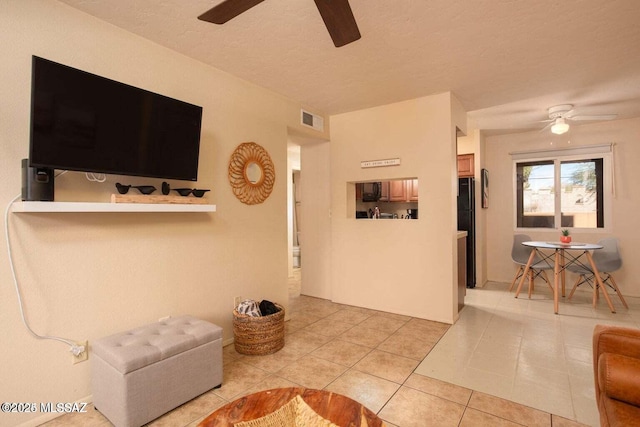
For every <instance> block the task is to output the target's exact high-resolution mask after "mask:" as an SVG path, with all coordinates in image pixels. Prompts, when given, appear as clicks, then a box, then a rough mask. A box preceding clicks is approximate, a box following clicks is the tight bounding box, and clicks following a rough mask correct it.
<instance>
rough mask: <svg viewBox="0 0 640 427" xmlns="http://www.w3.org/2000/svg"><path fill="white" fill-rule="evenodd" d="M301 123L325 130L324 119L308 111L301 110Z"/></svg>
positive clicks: (318, 129)
mask: <svg viewBox="0 0 640 427" xmlns="http://www.w3.org/2000/svg"><path fill="white" fill-rule="evenodd" d="M300 123H302V124H303V125H305V126H309V127H310V128H313V129H315V130H317V131H320V132H322V131H324V119H323V118H322V117H320V116H318V115H316V114H313V113H310V112H308V111H304V110H300Z"/></svg>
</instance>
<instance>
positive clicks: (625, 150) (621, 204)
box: [486, 118, 640, 296]
mask: <svg viewBox="0 0 640 427" xmlns="http://www.w3.org/2000/svg"><path fill="white" fill-rule="evenodd" d="M639 136H640V119H639V118H636V119H628V120H615V121H610V122H601V123H592V124H581V125H580V126H572V127H571V130H570V131H569V133H567V134H564V135H559V136H554V135H552V134H551V133H550V132H547V133H540V132H537V131H533V132H526V133H519V134H511V135H499V136H487V137H486V167H487V169H488V170H489V171H490V178H491V186H490V189H491V194H490V207H489V209H487V269H488V279H489V280H493V281H500V282H511V280H512V279H513V275H514V273H515V266H514V264H513V263H512V262H511V246H512V240H513V234H514V231H515V221H514V194H515V193H514V188H513V185H514V184H513V173H514V172H513V162H512V160H511V156H510V155H509V153H511V152H517V151H527V150H543V149H550V148H568V147H579V146H583V145H593V144H605V143H615V148H614V156H613V162H614V166H615V168H614V171H615V195H614V196H613V197H612V218H613V219H612V221H611V223H610V224H605V226H606V229H605V230H594V231H592V232H582V231H580V232H578V231H576V232H574V233H573V240H574V241H581V242H597V241H598V240H599V239H602V238H604V237H609V236H615V237H617V238H618V239H619V242H620V251H621V254H622V258H623V266H622V269H621V270H619V271H618V272H617V273H616V274H615V278H616V282H617V283H618V286H619V287H620V289H621V291H622V293H623V295H630V296H640V281H639V280H638V277H640V264H639V263H638V262H636V256H635V253H636V252H637V248H638V247H640V227H638V213H637V212H638V207H640V186H639V185H638V183H637V177H636V173H637V167H638V159H640V144H639V143H638V138H639ZM528 234H530V235H531V237H532V238H533V239H535V240H549V239H550V240H558V234H559V232H558V231H557V230H553V231H542V230H540V231H538V230H536V231H533V232H530V233H528ZM572 279H573V277H571V278H569V279H568V282H569V283H572V281H571V280H572Z"/></svg>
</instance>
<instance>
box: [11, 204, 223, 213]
mask: <svg viewBox="0 0 640 427" xmlns="http://www.w3.org/2000/svg"><path fill="white" fill-rule="evenodd" d="M215 211H216V205H201V204H174V203H166V204H163V203H94V202H16V203H14V204H13V212H15V213H45V212H50V213H56V212H61V213H62V212H215Z"/></svg>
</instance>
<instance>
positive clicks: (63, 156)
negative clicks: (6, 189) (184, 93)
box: [29, 56, 202, 181]
mask: <svg viewBox="0 0 640 427" xmlns="http://www.w3.org/2000/svg"><path fill="white" fill-rule="evenodd" d="M201 122H202V107H198V106H196V105H193V104H189V103H186V102H183V101H179V100H177V99H172V98H169V97H166V96H163V95H159V94H157V93H153V92H149V91H146V90H143V89H140V88H136V87H133V86H129V85H126V84H124V83H120V82H117V81H114V80H110V79H107V78H104V77H100V76H97V75H95V74H91V73H87V72H85V71H81V70H77V69H75V68H71V67H68V66H66V65H62V64H58V63H56V62H52V61H49V60H47V59H43V58H39V57H37V56H34V57H33V60H32V83H31V140H30V145H29V161H30V165H31V166H32V167H48V168H54V169H64V170H74V171H84V172H97V173H106V174H117V175H135V176H144V177H153V178H164V179H177V180H185V181H196V180H197V179H198V154H199V150H200V126H201Z"/></svg>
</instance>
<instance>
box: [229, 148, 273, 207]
mask: <svg viewBox="0 0 640 427" xmlns="http://www.w3.org/2000/svg"><path fill="white" fill-rule="evenodd" d="M275 180H276V171H275V168H274V166H273V162H272V161H271V157H270V156H269V153H267V151H266V150H265V149H264V148H262V146H260V145H258V144H256V143H255V142H243V143H242V144H240V145H238V147H237V148H236V149H235V151H234V152H233V154H232V155H231V160H229V184H231V189H232V190H233V194H235V195H236V197H237V198H238V200H240V201H241V202H242V203H245V204H247V205H257V204H259V203H262V202H264V201H265V200H266V199H267V197H269V195H270V194H271V191H272V190H273V184H274V183H275Z"/></svg>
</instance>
